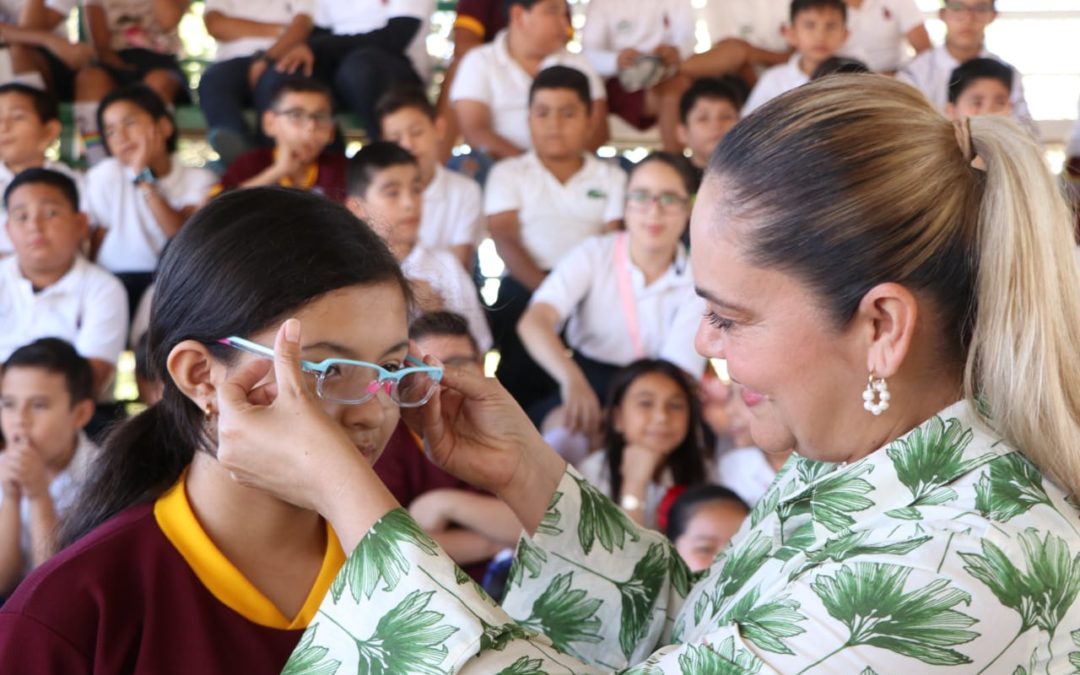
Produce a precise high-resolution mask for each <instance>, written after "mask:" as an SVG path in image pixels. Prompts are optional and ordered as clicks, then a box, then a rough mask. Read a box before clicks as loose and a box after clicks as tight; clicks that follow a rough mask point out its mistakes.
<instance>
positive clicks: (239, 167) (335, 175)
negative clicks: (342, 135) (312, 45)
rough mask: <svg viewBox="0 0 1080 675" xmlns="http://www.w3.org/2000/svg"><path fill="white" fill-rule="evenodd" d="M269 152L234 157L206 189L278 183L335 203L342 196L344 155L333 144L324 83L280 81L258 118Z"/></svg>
mask: <svg viewBox="0 0 1080 675" xmlns="http://www.w3.org/2000/svg"><path fill="white" fill-rule="evenodd" d="M262 126H263V132H264V133H265V134H266V135H267V136H268V137H269V138H270V139H271V140H273V141H274V147H273V148H255V149H253V150H249V151H248V152H245V153H244V154H242V155H240V156H239V157H237V158H236V160H235V161H234V162H233V163H232V164H230V165H229V168H228V169H226V171H225V175H223V176H222V177H221V180H220V181H219V182H218V184H217V185H215V186H214V188H213V189H212V190H211V194H212V195H216V194H218V193H220V192H223V191H225V190H232V189H234V188H248V187H260V186H265V185H280V186H282V187H295V188H300V189H302V190H311V191H313V192H317V193H319V194H323V195H325V196H327V197H329V198H330V199H333V200H335V201H342V200H343V199H344V198H345V156H344V154H342V153H341V152H340V151H338V150H334V149H331V148H330V145H331V143H332V142H333V140H334V109H333V96H332V95H331V94H330V90H329V89H328V88H327V87H326V85H324V84H322V83H321V82H318V81H316V80H313V79H310V78H306V77H301V76H295V77H291V78H289V79H287V80H285V81H283V82H282V83H281V84H280V86H279V87H278V89H277V91H276V92H275V93H274V95H273V97H272V98H271V100H270V106H269V108H268V109H267V110H266V111H265V112H264V113H263V114H262Z"/></svg>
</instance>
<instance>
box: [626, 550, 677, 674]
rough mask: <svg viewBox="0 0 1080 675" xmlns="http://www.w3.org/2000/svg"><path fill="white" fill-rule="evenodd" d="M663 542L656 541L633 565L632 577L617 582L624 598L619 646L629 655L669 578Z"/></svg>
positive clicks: (641, 636) (642, 634) (647, 628)
mask: <svg viewBox="0 0 1080 675" xmlns="http://www.w3.org/2000/svg"><path fill="white" fill-rule="evenodd" d="M665 552H666V551H665V547H664V545H663V544H660V543H656V544H653V545H652V546H650V547H649V550H648V551H646V552H645V557H643V558H642V559H641V560H639V561H638V562H637V564H636V565H634V571H633V572H632V573H631V575H630V578H629V579H628V580H626V581H624V582H621V583H618V584H616V585H617V587H618V589H619V595H620V596H621V597H622V622H621V624H620V626H619V646H620V647H622V651H623V655H624V656H626V657H627V658H630V655H631V654H632V653H633V652H634V647H636V646H637V643H638V641H639V640H641V639H642V638H643V637H645V633H647V632H648V630H649V614H650V613H651V612H652V608H653V606H654V605H655V604H656V599H657V597H658V596H659V595H660V587H661V586H662V585H663V584H664V579H665V578H667V570H668V561H667V556H666V555H665Z"/></svg>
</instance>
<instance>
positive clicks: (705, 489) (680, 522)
mask: <svg viewBox="0 0 1080 675" xmlns="http://www.w3.org/2000/svg"><path fill="white" fill-rule="evenodd" d="M707 502H731V503H732V504H735V505H736V506H738V507H740V508H741V509H742V510H743V511H745V512H746V513H750V506H749V505H747V503H746V502H744V501H743V500H742V499H741V498H740V497H739V495H737V494H735V493H734V492H733V491H731V490H729V489H728V488H726V487H724V486H722V485H695V486H694V487H692V488H690V489H688V490H687V491H686V492H683V493H682V494H681V495H679V496H678V498H676V499H675V501H674V502H673V503H672V504H671V510H670V511H668V521H667V538H668V539H669V540H670V541H672V542H674V541H675V540H676V539H678V538H679V537H681V536H683V533H684V532H686V528H687V526H688V525H690V521H691V520H692V519H693V518H694V516H695V515H697V512H698V510H699V509H700V508H701V506H702V505H703V504H705V503H707Z"/></svg>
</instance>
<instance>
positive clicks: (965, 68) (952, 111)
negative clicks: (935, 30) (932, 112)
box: [945, 58, 1016, 119]
mask: <svg viewBox="0 0 1080 675" xmlns="http://www.w3.org/2000/svg"><path fill="white" fill-rule="evenodd" d="M1015 77H1016V72H1015V71H1014V70H1013V69H1012V66H1009V65H1007V64H1005V63H1002V62H1001V61H998V60H997V59H985V58H977V59H971V60H970V61H965V62H964V63H961V64H960V65H959V66H957V67H956V70H954V71H953V74H952V77H950V78H949V102H948V103H946V104H945V114H946V115H948V116H949V117H952V118H953V119H959V118H961V117H974V116H976V115H1011V114H1012V109H1013V108H1012V98H1011V97H1012V86H1013V79H1014V78H1015Z"/></svg>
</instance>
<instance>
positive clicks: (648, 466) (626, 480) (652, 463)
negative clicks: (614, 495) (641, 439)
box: [621, 443, 667, 487]
mask: <svg viewBox="0 0 1080 675" xmlns="http://www.w3.org/2000/svg"><path fill="white" fill-rule="evenodd" d="M666 460H667V453H663V452H658V451H657V450H656V449H654V448H650V447H647V446H645V445H639V444H636V443H629V444H627V445H626V447H624V448H623V457H622V467H621V470H622V476H623V484H624V485H626V486H628V487H629V486H640V487H644V486H646V485H648V484H649V483H650V482H652V479H653V476H655V475H656V471H657V470H658V469H659V468H660V466H661V465H663V463H664V462H665V461H666Z"/></svg>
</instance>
